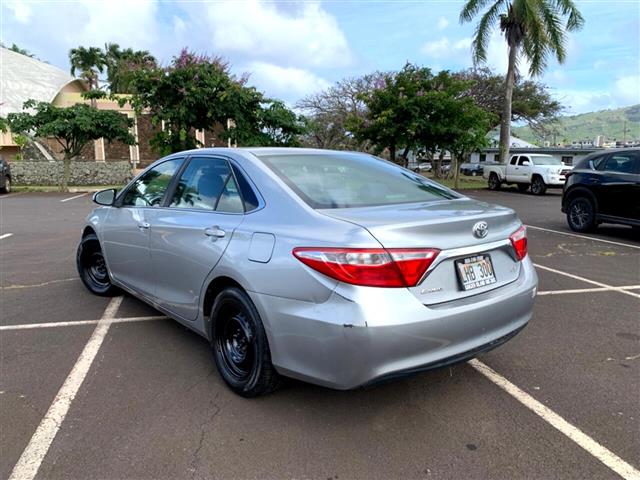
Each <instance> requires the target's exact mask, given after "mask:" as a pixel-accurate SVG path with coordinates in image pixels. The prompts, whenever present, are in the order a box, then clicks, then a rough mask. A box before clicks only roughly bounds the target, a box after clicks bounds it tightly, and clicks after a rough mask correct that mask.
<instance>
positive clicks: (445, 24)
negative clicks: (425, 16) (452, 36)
mask: <svg viewBox="0 0 640 480" xmlns="http://www.w3.org/2000/svg"><path fill="white" fill-rule="evenodd" d="M448 26H449V20H447V19H446V18H444V17H440V18H439V19H438V23H437V27H438V30H444V29H445V28H447V27H448Z"/></svg>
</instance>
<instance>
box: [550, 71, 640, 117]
mask: <svg viewBox="0 0 640 480" xmlns="http://www.w3.org/2000/svg"><path fill="white" fill-rule="evenodd" d="M554 96H555V97H556V98H558V100H560V102H561V103H562V104H563V105H566V106H567V109H568V111H569V113H574V114H577V113H585V112H593V111H596V110H604V109H608V108H620V107H628V106H629V105H635V104H637V103H640V75H628V76H622V77H618V78H617V79H616V80H615V81H614V82H613V86H612V88H611V89H607V90H598V89H589V90H586V89H585V90H581V89H558V90H557V91H556V93H555V95H554Z"/></svg>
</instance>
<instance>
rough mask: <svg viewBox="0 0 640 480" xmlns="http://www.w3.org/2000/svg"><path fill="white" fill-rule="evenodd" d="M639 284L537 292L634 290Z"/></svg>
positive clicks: (564, 292)
mask: <svg viewBox="0 0 640 480" xmlns="http://www.w3.org/2000/svg"><path fill="white" fill-rule="evenodd" d="M638 288H640V285H627V286H624V287H616V288H609V287H597V288H573V289H570V290H547V291H542V292H538V295H564V294H566V293H593V292H615V291H616V290H636V289H638Z"/></svg>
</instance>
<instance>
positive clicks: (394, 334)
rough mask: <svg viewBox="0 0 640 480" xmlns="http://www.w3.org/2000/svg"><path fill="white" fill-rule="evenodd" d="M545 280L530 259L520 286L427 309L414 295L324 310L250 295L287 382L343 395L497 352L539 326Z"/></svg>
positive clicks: (386, 292) (369, 293)
mask: <svg viewBox="0 0 640 480" xmlns="http://www.w3.org/2000/svg"><path fill="white" fill-rule="evenodd" d="M536 288H537V276H536V273H535V270H534V268H533V265H532V264H531V261H530V260H529V258H528V257H527V258H525V260H524V261H523V262H522V268H521V269H520V275H519V277H518V278H517V280H516V281H514V282H512V283H510V284H508V285H505V286H503V287H501V288H497V289H495V290H492V291H489V292H486V293H482V294H478V295H475V296H473V297H468V298H465V299H461V300H454V301H451V302H447V303H443V304H439V305H432V306H429V307H427V306H425V305H423V304H422V303H420V301H418V299H417V298H416V297H415V295H413V294H412V293H411V292H410V291H409V290H407V289H376V288H365V287H362V288H358V291H359V294H358V296H357V298H345V297H344V296H342V295H340V294H339V293H338V292H339V291H340V290H339V289H338V290H337V291H336V292H334V293H333V294H332V295H331V297H330V298H329V300H327V301H326V302H324V303H321V304H316V303H307V302H300V301H296V300H290V299H285V298H282V297H274V296H268V295H262V294H257V293H250V295H251V297H252V299H253V301H254V303H255V304H256V307H257V308H258V310H259V312H260V314H261V316H262V319H263V322H264V324H265V329H266V331H267V336H268V339H269V344H270V347H271V356H272V361H273V363H274V365H275V367H276V368H277V369H278V371H279V372H281V373H282V374H284V375H287V376H291V377H294V378H298V379H301V380H305V381H308V382H311V383H316V384H319V385H324V386H327V387H331V388H336V389H351V388H355V387H358V386H362V385H366V384H370V383H375V382H377V381H380V380H384V379H386V378H393V377H394V376H398V375H406V374H410V373H414V372H416V371H422V370H427V369H430V368H437V367H440V366H444V365H447V364H451V363H457V362H460V361H464V360H467V359H469V358H472V357H473V356H475V355H477V354H479V353H481V352H483V351H486V350H489V349H491V348H495V347H496V346H498V345H499V344H501V343H503V342H504V341H507V340H508V339H509V338H511V337H512V336H514V335H515V334H516V333H517V332H518V331H519V330H521V329H522V328H524V326H525V325H526V324H527V322H528V321H529V319H530V318H531V313H532V308H533V302H534V298H535V294H536Z"/></svg>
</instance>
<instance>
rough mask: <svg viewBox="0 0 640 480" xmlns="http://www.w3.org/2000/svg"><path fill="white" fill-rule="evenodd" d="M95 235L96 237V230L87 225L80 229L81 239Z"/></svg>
mask: <svg viewBox="0 0 640 480" xmlns="http://www.w3.org/2000/svg"><path fill="white" fill-rule="evenodd" d="M91 234H93V235H95V236H98V232H96V229H95V228H93V227H92V226H91V225H87V226H86V227H84V228H83V229H82V238H84V237H86V236H87V235H91Z"/></svg>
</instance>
